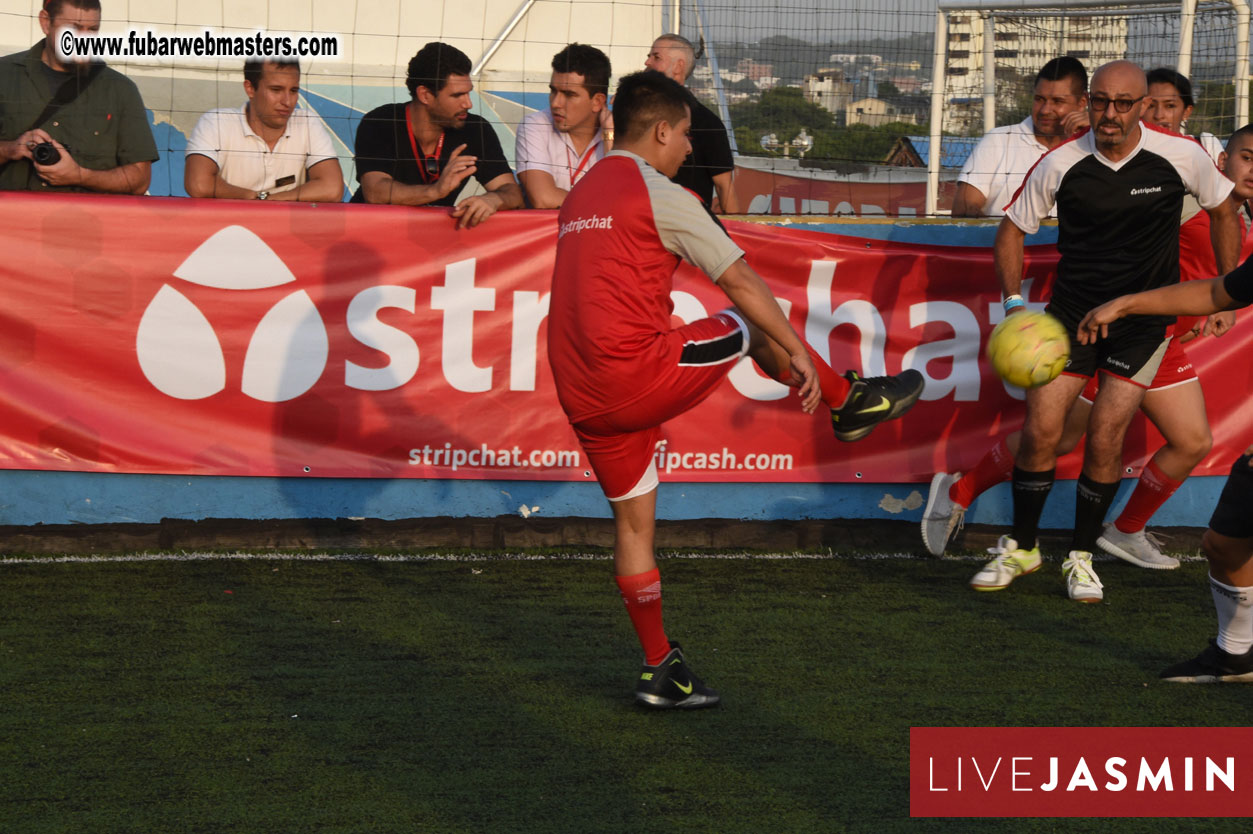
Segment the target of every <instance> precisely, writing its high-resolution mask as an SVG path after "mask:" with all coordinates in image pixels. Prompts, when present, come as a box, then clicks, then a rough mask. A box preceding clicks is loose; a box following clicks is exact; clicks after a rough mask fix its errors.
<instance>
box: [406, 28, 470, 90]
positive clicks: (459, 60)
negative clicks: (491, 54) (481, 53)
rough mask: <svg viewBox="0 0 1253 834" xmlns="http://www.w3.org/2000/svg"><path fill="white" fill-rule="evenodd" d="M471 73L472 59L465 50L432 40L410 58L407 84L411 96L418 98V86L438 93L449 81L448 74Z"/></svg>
mask: <svg viewBox="0 0 1253 834" xmlns="http://www.w3.org/2000/svg"><path fill="white" fill-rule="evenodd" d="M469 74H470V59H469V58H468V57H467V56H466V54H465V53H464V52H462V51H461V50H460V49H458V48H457V47H455V46H449V45H448V44H446V43H440V42H439V41H431V42H430V43H428V44H427V45H426V46H424V47H422V48H421V49H419V50H418V54H417V55H414V56H413V58H411V59H410V60H409V72H408V74H407V75H406V77H405V86H406V87H408V88H409V97H410V98H417V97H418V87H426V88H427V89H428V90H430V91H431V92H432V93H438V92H439V91H440V90H442V89H444V85H445V84H447V83H448V76H450V75H469Z"/></svg>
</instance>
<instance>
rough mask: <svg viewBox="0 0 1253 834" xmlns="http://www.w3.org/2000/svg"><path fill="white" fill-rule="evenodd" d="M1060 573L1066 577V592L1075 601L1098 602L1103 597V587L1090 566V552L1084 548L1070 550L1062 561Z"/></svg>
mask: <svg viewBox="0 0 1253 834" xmlns="http://www.w3.org/2000/svg"><path fill="white" fill-rule="evenodd" d="M1062 574H1063V575H1064V576H1065V577H1066V593H1067V594H1068V595H1069V596H1070V598H1071V599H1073V600H1074V601H1075V602H1100V601H1101V600H1102V599H1104V598H1105V591H1103V590H1102V589H1103V588H1104V587H1105V586H1104V585H1102V584H1101V580H1100V578H1099V577H1098V576H1097V575H1096V571H1095V570H1093V568H1092V554H1091V553H1088V552H1087V551H1086V550H1072V551H1070V556H1068V557H1067V558H1066V561H1065V562H1062Z"/></svg>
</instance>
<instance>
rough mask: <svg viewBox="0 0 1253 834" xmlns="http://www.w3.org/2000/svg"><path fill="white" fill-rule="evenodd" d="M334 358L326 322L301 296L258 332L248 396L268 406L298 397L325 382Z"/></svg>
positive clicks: (273, 312) (276, 310) (273, 313)
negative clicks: (331, 355) (318, 382)
mask: <svg viewBox="0 0 1253 834" xmlns="http://www.w3.org/2000/svg"><path fill="white" fill-rule="evenodd" d="M329 354H330V343H329V340H328V338H327V335H326V325H325V324H324V323H323V322H322V316H321V315H319V314H318V308H317V307H315V306H313V299H311V298H309V294H308V293H306V292H305V291H304V290H297V291H296V292H294V293H292V294H291V295H289V296H287V297H286V298H284V299H283V300H282V301H280V302H278V303H277V304H275V305H274V306H273V307H271V308H270V311H269V312H268V313H266V314H265V317H264V318H262V319H261V321H260V322H259V323H258V324H257V329H256V330H255V331H253V334H252V340H251V341H250V342H249V343H248V353H247V355H246V356H245V357H244V378H243V392H244V393H245V394H247V395H248V396H250V397H252V398H253V399H256V400H261V401H262V402H269V403H281V402H286V401H287V400H290V399H294V398H296V397H299V396H300V395H301V394H303V393H305V392H306V391H308V390H309V389H310V388H312V387H313V386H314V385H315V384H316V383H317V381H318V379H320V378H321V376H322V371H323V370H324V369H325V368H326V361H327V357H328V355H329Z"/></svg>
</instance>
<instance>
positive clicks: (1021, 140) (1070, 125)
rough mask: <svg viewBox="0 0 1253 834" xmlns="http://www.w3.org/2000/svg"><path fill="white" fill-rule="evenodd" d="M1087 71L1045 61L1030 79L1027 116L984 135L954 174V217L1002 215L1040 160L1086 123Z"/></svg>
mask: <svg viewBox="0 0 1253 834" xmlns="http://www.w3.org/2000/svg"><path fill="white" fill-rule="evenodd" d="M1087 106H1088V73H1087V70H1085V69H1084V68H1083V64H1082V63H1080V62H1079V60H1078V59H1077V58H1071V57H1069V56H1064V57H1061V58H1054V59H1053V60H1051V61H1049V62H1048V63H1047V64H1045V65H1044V67H1043V68H1042V69H1041V70H1040V72H1039V73H1038V74H1037V75H1036V79H1035V95H1034V98H1033V99H1032V103H1031V115H1030V116H1028V117H1027V118H1025V119H1023V120H1022V121H1021V122H1019V123H1018V124H1015V125H1006V126H1005V127H998V128H993V129H992V130H990V131H988V132H987V133H986V134H984V136H983V138H982V139H980V140H979V144H977V145H975V149H974V150H973V151H971V153H970V156H969V157H968V158H967V159H966V164H965V165H963V166H962V170H961V173H960V174H959V175H958V176H957V191H956V193H955V194H954V195H953V216H954V217H1003V216H1004V214H1005V207H1006V206H1007V205H1009V203H1010V201H1011V200H1013V199H1014V194H1015V192H1017V191H1018V186H1020V185H1022V181H1023V178H1024V177H1025V176H1026V175H1027V172H1028V171H1030V170H1031V166H1032V165H1035V164H1036V162H1037V161H1038V160H1039V159H1040V157H1041V156H1043V155H1044V154H1046V153H1048V152H1049V151H1051V150H1052V149H1053V148H1056V147H1057V146H1058V145H1060V144H1061V143H1062V142H1065V141H1066V140H1067V139H1068V138H1069V137H1070V136H1072V135H1074V134H1075V133H1076V132H1077V131H1079V130H1080V129H1081V128H1083V127H1086V126H1087V124H1088V119H1087V109H1086V108H1087Z"/></svg>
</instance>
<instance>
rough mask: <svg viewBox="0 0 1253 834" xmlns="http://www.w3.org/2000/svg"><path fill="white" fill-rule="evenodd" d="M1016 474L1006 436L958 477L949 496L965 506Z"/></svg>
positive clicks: (949, 491) (950, 488) (950, 489)
mask: <svg viewBox="0 0 1253 834" xmlns="http://www.w3.org/2000/svg"><path fill="white" fill-rule="evenodd" d="M1013 474H1014V456H1013V455H1011V454H1010V453H1009V446H1007V445H1005V438H1003V437H1002V438H1001V439H1000V440H998V441H997V443H996V445H995V446H993V447H992V448H991V449H990V450H989V451H988V453H987V454H986V455H984V456H983V460H981V461H979V462H978V463H977V464H975V468H974V469H971V470H970V471H969V472H967V473H966V474H965V475H962V476H961V477H960V478H958V479H957V483H955V484H953V485H952V486H951V487H949V490H948V497H949V498H951V499H952V500H953V501H954V502H955V503H957V504H961V505H962V506H963V507H969V506H970V503H971V502H972V501H974V500H975V499H976V498H978V497H979V496H980V495H982V494H983V493H985V492H987V491H988V490H989V489H991V488H992V487H994V486H996V485H997V484H999V483H1004V482H1005V481H1008V480H1009V479H1010V478H1011V477H1012V476H1013Z"/></svg>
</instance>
